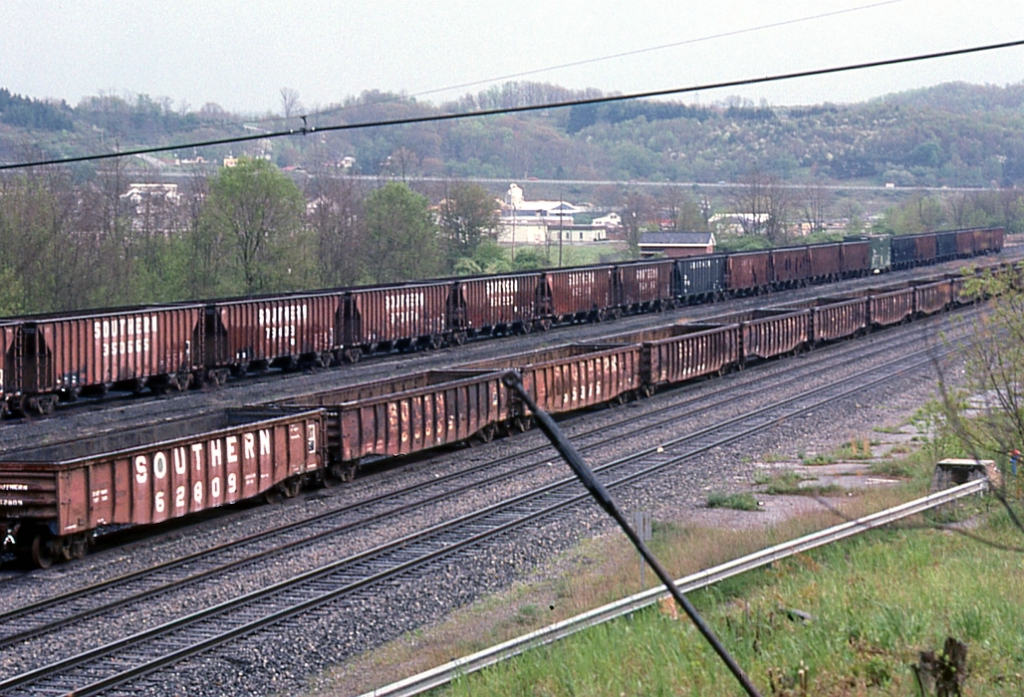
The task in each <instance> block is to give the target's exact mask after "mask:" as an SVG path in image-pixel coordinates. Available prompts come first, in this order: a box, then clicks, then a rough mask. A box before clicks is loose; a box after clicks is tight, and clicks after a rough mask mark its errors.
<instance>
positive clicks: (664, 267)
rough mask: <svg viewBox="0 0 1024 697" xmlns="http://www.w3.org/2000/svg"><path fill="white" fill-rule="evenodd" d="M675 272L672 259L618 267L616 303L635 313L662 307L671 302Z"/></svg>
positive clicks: (632, 263)
mask: <svg viewBox="0 0 1024 697" xmlns="http://www.w3.org/2000/svg"><path fill="white" fill-rule="evenodd" d="M673 268H674V264H673V261H672V260H671V259H657V260H654V261H638V262H631V263H625V264H619V265H618V267H617V270H618V275H619V277H618V289H619V297H618V298H617V299H616V303H617V304H618V305H620V306H622V307H623V308H625V309H627V310H633V311H640V310H647V309H655V308H660V307H662V305H663V304H665V303H668V302H670V301H671V300H672V272H673Z"/></svg>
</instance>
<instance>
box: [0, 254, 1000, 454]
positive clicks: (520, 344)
mask: <svg viewBox="0 0 1024 697" xmlns="http://www.w3.org/2000/svg"><path fill="white" fill-rule="evenodd" d="M1014 257H1015V255H1010V254H1004V255H1003V257H1002V258H1003V259H1009V258H1014ZM958 266H962V264H959V263H958V262H948V263H946V264H944V265H938V266H932V267H926V268H924V269H919V270H914V271H900V272H894V273H892V274H888V275H886V276H885V277H879V276H872V277H865V278H860V279H851V280H847V281H842V282H839V283H836V284H828V285H816V286H809V287H807V288H803V289H795V290H784V291H778V292H776V293H773V294H772V295H771V296H756V297H750V298H737V299H732V300H728V301H726V302H724V303H713V304H702V305H692V306H685V307H683V308H680V309H676V310H674V311H671V312H669V313H667V314H665V313H659V314H645V315H630V316H627V317H623V318H622V319H619V320H616V321H615V322H613V323H612V324H611V325H605V324H585V325H567V326H562V327H557V328H555V329H554V330H552V332H550V333H548V334H546V335H543V336H542V337H537V336H533V337H522V336H518V337H514V338H511V339H502V340H501V341H494V342H492V341H487V340H482V341H479V342H471V344H473V345H472V346H469V345H467V346H464V347H461V348H458V349H455V350H454V352H449V351H447V350H445V351H440V352H424V351H418V352H415V353H409V354H401V355H398V354H393V355H381V356H379V357H374V359H373V360H372V361H370V362H369V363H367V364H365V365H360V366H345V367H337V368H333V369H329V370H320V371H315V372H314V374H312V375H308V374H300V373H298V372H296V373H295V374H294V375H291V376H288V377H285V376H282V375H281V374H279V373H276V372H275V373H271V374H268V375H263V376H257V375H253V376H249V377H247V378H246V379H244V380H239V381H234V382H230V383H229V384H228V385H227V386H226V387H225V388H222V389H220V390H211V391H208V392H206V391H204V392H195V391H192V392H190V393H182V394H176V395H174V396H171V397H166V398H153V397H150V396H148V395H145V394H144V395H140V396H138V398H136V397H135V396H124V397H121V396H118V397H114V398H110V399H105V400H86V399H83V400H82V402H81V406H82V407H83V408H78V407H77V406H75V405H67V406H71V407H72V408H70V409H63V408H62V411H66V412H70V413H66V414H64V415H63V416H57V417H51V418H43V419H31V418H29V419H18V420H12V421H9V422H5V421H0V453H2V452H7V451H10V450H13V449H16V448H21V447H29V446H36V445H40V444H45V443H48V442H60V441H63V440H67V439H68V435H67V434H68V430H69V429H70V430H72V431H73V432H74V433H76V434H77V435H78V436H81V435H85V434H88V435H94V434H100V433H107V432H116V431H119V430H122V429H124V428H125V427H126V425H128V424H132V423H152V422H156V421H160V420H162V419H175V418H180V417H181V416H182V415H183V414H190V415H201V414H204V413H209V412H212V411H215V410H218V409H223V408H225V407H226V406H237V405H238V404H243V403H253V402H258V401H265V400H266V399H267V391H268V389H269V390H272V391H273V392H274V397H275V398H277V397H288V396H295V395H297V394H302V393H307V392H310V391H316V390H322V389H327V388H335V387H339V386H342V385H349V384H355V383H357V382H364V381H369V380H374V379H378V378H381V377H385V376H392V375H394V373H395V371H396V370H402V371H412V370H416V369H427V368H443V367H446V366H451V365H453V364H457V363H463V362H469V361H473V360H481V359H483V358H486V355H487V354H488V353H490V352H494V351H498V352H499V353H500V352H505V353H508V352H513V353H514V352H517V351H522V350H528V349H530V348H536V347H538V346H540V345H541V344H542V343H547V344H552V343H570V342H573V341H581V340H587V339H591V338H595V337H599V336H600V335H601V334H602V333H608V331H609V330H608V329H607V327H608V326H613V327H614V329H613V330H612V331H614V332H616V333H617V332H624V331H630V330H632V329H635V328H639V327H642V326H650V325H651V324H654V323H665V322H670V321H678V320H680V319H683V318H684V317H692V318H693V319H701V318H707V317H710V316H713V315H715V314H721V313H722V312H728V311H735V310H741V309H746V308H753V307H763V306H765V305H766V304H771V303H776V302H785V301H789V300H796V299H801V298H805V297H812V296H815V295H824V294H839V293H842V292H846V291H849V290H852V289H856V288H867V287H871V286H877V285H878V284H879V283H883V282H885V283H890V282H899V281H903V280H911V279H913V278H919V277H927V276H930V275H934V274H935V273H941V272H949V271H952V270H954V268H956V267H958ZM497 344H501V345H502V347H503V348H501V349H499V348H498V347H497V346H496V345H497ZM481 354H484V355H483V356H482V355H481ZM55 422H56V423H57V424H59V425H53V424H54V423H55Z"/></svg>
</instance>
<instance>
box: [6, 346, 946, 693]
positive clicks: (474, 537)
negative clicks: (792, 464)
mask: <svg viewBox="0 0 1024 697" xmlns="http://www.w3.org/2000/svg"><path fill="white" fill-rule="evenodd" d="M851 345H852V344H851ZM934 360H935V357H934V351H932V350H930V349H922V350H918V351H915V352H911V353H910V354H909V355H905V356H904V358H903V359H901V361H900V367H899V370H898V371H894V370H893V368H892V366H891V365H887V366H881V367H879V366H874V367H871V368H868V369H866V370H862V371H854V373H853V374H851V375H848V376H846V377H845V378H844V379H843V380H841V381H835V382H833V383H832V384H831V385H823V386H819V387H816V388H815V389H813V390H809V391H808V390H805V391H803V392H798V393H797V394H794V395H792V396H789V397H787V398H785V399H778V400H775V401H774V402H772V403H771V404H769V405H766V406H763V407H761V408H760V409H757V410H753V411H749V412H747V413H744V414H742V415H740V416H738V417H736V418H733V419H727V420H723V421H721V422H720V423H719V424H718V426H717V427H713V428H708V429H702V430H699V431H698V432H696V433H691V434H689V435H687V436H684V437H679V438H675V439H670V440H668V441H662V442H661V443H660V445H659V446H658V447H651V448H647V449H644V450H643V451H641V452H640V453H636V454H633V455H631V456H629V457H626V458H619V459H616V460H613V461H611V462H608V463H606V464H605V465H602V466H601V467H600V468H599V470H600V471H601V473H602V474H601V476H602V478H604V480H605V482H606V484H607V485H609V486H612V487H617V486H624V485H626V484H629V483H633V482H636V481H640V480H642V479H643V478H646V477H650V476H652V475H653V474H654V473H656V472H659V471H662V470H665V469H666V468H672V467H677V466H678V465H680V464H682V463H685V462H687V461H689V460H692V459H693V458H695V457H697V456H699V455H700V454H701V453H704V452H707V451H708V450H710V449H712V448H715V447H718V446H721V445H723V444H725V443H730V442H734V441H737V440H740V439H743V438H746V437H748V436H750V435H751V434H754V433H758V432H760V431H763V430H764V429H767V428H769V427H771V426H772V425H774V424H777V423H779V422H780V421H786V420H791V419H793V418H795V417H797V416H799V415H801V414H804V413H807V412H808V411H811V410H815V409H818V408H820V407H821V406H822V405H823V404H826V403H829V402H833V401H836V400H841V399H843V398H845V397H848V396H850V395H852V394H858V393H860V392H862V391H864V390H867V389H870V388H871V387H872V386H874V385H879V384H883V383H885V382H886V381H887V380H889V379H891V378H892V375H893V374H894V373H895V372H900V373H905V372H907V371H913V370H918V369H920V368H921V367H922V366H927V365H930V364H931V363H932V362H933V361H934ZM753 372H754V371H750V373H748V374H747V375H743V376H742V377H744V378H746V377H747V376H748V375H751V374H753ZM790 382H791V383H792V380H791V381H790ZM584 501H585V497H584V495H583V494H582V493H581V489H580V488H579V487H578V486H577V485H576V484H575V482H574V481H572V480H563V481H556V482H552V483H549V484H547V485H544V486H542V487H539V488H538V489H536V490H534V491H531V492H528V493H526V494H523V495H521V496H519V497H516V498H513V499H510V500H508V501H506V502H504V503H501V504H495V505H493V506H491V507H489V508H486V509H484V510H482V511H478V512H476V513H473V514H471V515H468V516H463V517H461V518H458V519H456V520H452V521H448V522H446V523H443V524H440V525H435V526H433V527H431V528H430V529H429V530H427V531H426V532H425V533H420V534H417V535H413V536H409V537H408V538H405V539H401V540H396V541H392V542H391V543H388V544H385V545H381V546H379V547H378V548H376V549H371V550H366V551H364V552H362V553H360V554H356V555H352V556H351V557H349V558H347V559H342V560H339V561H337V562H334V563H332V564H328V565H325V566H323V567H321V568H318V569H315V570H311V571H308V572H306V573H304V574H301V575H299V576H298V577H296V578H293V579H289V580H287V581H282V582H280V583H278V584H275V585H273V586H271V587H269V588H264V589H260V590H258V591H254V592H251V593H249V594H246V595H244V596H242V597H239V598H237V599H235V600H232V601H230V602H226V603H221V604H219V605H216V606H213V607H210V608H205V609H203V610H202V611H200V612H197V613H193V614H192V615H189V616H187V617H181V618H177V619H175V620H174V621H171V622H168V623H166V624H164V625H162V626H160V627H155V628H152V629H150V630H147V631H145V632H142V633H140V634H138V635H135V636H133V637H125V638H123V639H121V640H119V641H116V642H113V643H112V644H109V645H107V646H103V647H100V648H99V649H96V650H93V651H89V652H85V653H83V654H81V655H79V656H76V657H73V658H70V659H67V660H64V661H58V662H55V663H51V664H50V665H46V666H41V667H39V668H37V669H35V670H32V671H28V672H25V673H23V674H22V675H20V676H17V677H15V678H11V679H9V680H7V681H5V682H3V683H0V692H2V693H3V694H32V693H36V692H38V691H40V690H50V689H52V690H55V691H60V690H64V689H72V688H77V689H78V690H80V694H96V693H101V692H103V691H104V690H108V689H111V688H112V687H113V686H115V685H119V684H122V683H126V682H127V681H130V680H134V679H137V678H139V676H141V675H144V674H147V673H152V672H153V671H157V670H159V668H161V667H162V666H165V665H169V664H171V663H175V662H178V661H182V660H184V659H186V658H187V657H189V656H192V655H194V654H195V653H196V652H197V651H206V650H208V649H210V648H212V647H213V646H217V645H220V644H223V643H226V642H231V641H233V640H234V639H236V638H238V637H240V636H252V635H256V634H258V633H260V632H263V631H266V629H267V628H268V627H271V626H274V627H276V628H280V627H282V626H285V625H288V624H289V623H295V622H298V623H301V622H303V621H307V620H308V619H309V616H310V613H315V612H317V610H316V608H324V607H326V606H330V607H335V608H337V607H344V606H346V604H347V606H348V607H349V608H351V609H352V610H354V609H355V608H357V607H366V606H371V605H373V600H374V598H376V597H378V596H379V595H380V594H381V593H385V592H386V588H387V584H388V583H390V584H395V583H399V584H400V583H404V582H409V581H412V580H413V579H415V578H418V577H420V576H422V575H423V574H425V573H427V572H428V571H429V570H430V569H434V568H437V567H439V566H440V567H444V565H445V564H451V563H453V562H452V559H453V558H457V557H458V556H459V555H464V554H472V553H473V550H476V549H479V548H480V547H481V546H485V545H486V544H488V541H491V540H495V539H497V538H501V537H503V536H509V535H513V534H518V532H519V531H520V530H522V529H524V528H527V527H530V526H537V525H540V524H542V523H541V521H543V520H548V519H550V518H552V517H555V516H563V517H564V516H566V515H569V514H568V513H567V511H569V510H575V509H576V507H578V506H580V505H581V504H582V503H584ZM225 630H227V631H225ZM275 631H276V629H275ZM300 631H301V630H300ZM143 642H145V643H143ZM143 657H146V658H145V659H144V658H143ZM126 666H127V667H128V668H127V669H125V668H126Z"/></svg>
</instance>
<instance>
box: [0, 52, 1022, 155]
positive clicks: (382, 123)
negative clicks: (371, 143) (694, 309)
mask: <svg viewBox="0 0 1024 697" xmlns="http://www.w3.org/2000/svg"><path fill="white" fill-rule="evenodd" d="M1020 46H1024V39H1019V40H1016V41H1005V42H1001V43H996V44H985V45H981V46H971V47H969V48H960V49H952V50H948V51H937V52H933V53H922V54H916V55H912V56H903V57H900V58H887V59H883V60H877V61H867V62H863V63H852V64H847V65H840V66H833V67H830V68H815V69H811V70H801V71H796V72H789V73H780V74H776V75H767V76H763V77H752V78H743V79H739V80H726V81H723V82H714V83H705V84H701V85H691V86H687V87H674V88H669V89H662V90H651V91H647V92H634V93H630V94H622V95H610V96H602V97H593V98H587V99H572V100H566V101H561V102H549V103H544V104H530V105H523V106H515V107H503V108H498V109H481V110H477V111H466V112H455V113H442V114H430V115H423V116H410V117H405V118H400V119H383V120H378V121H364V122H358V123H342V124H336V125H333V126H319V127H318V126H305V125H304V126H303V127H302V128H291V129H288V130H284V131H276V132H271V133H260V134H255V135H246V136H231V137H227V138H215V139H212V140H205V141H197V142H192V143H179V144H176V145H161V146H154V147H148V148H137V149H133V150H124V151H121V152H114V153H102V154H95V155H81V156H78V157H68V158H60V159H51V160H39V161H34V162H19V163H13V164H3V165H0V171H5V170H13V169H25V168H29V167H41V166H45V165H62V164H72V163H77V162H92V161H98V160H108V159H112V158H118V157H132V156H138V155H149V154H153V153H159V152H170V151H173V150H181V149H186V148H204V147H211V146H215V145H231V144H236V143H246V142H251V141H256V140H268V139H276V138H288V137H294V136H296V135H302V136H305V135H312V134H314V133H331V132H338V131H351V130H356V129H364V128H381V127H386V126H404V125H411V124H419V123H437V122H442V121H456V120H463V119H469V118H480V117H484V116H502V115H509V114H520V113H525V112H534V111H545V110H549V109H564V108H568V107H575V106H590V105H597V104H609V103H614V102H624V101H632V100H637V99H650V98H653V97H668V96H674V95H680V94H687V93H692V92H703V91H707V90H714V89H723V88H731V87H746V86H750V85H760V84H766V83H771V82H781V81H784V80H795V79H799V78H806V77H817V76H822V75H835V74H839V73H847V72H852V71H856V70H867V69H871V68H880V67H887V66H894V65H905V64H908V63H917V62H921V61H928V60H937V59H940V58H951V57H954V56H964V55H970V54H976V53H983V52H988V51H996V50H1000V49H1006V48H1017V47H1020ZM303 121H304V123H305V120H303Z"/></svg>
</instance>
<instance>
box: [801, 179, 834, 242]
mask: <svg viewBox="0 0 1024 697" xmlns="http://www.w3.org/2000/svg"><path fill="white" fill-rule="evenodd" d="M803 194H804V195H803V201H802V205H801V206H800V217H801V219H802V222H804V223H806V224H807V228H808V230H809V232H811V233H812V234H814V233H819V232H824V231H825V220H826V219H827V218H828V215H829V211H830V210H831V208H832V194H831V193H830V192H829V190H828V189H826V188H825V187H824V186H822V185H820V184H812V185H810V186H807V187H805V188H804V191H803Z"/></svg>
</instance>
